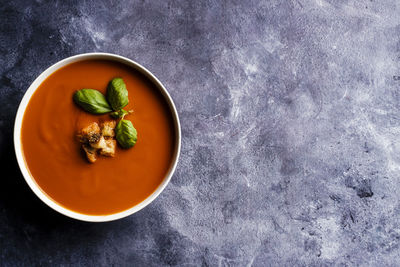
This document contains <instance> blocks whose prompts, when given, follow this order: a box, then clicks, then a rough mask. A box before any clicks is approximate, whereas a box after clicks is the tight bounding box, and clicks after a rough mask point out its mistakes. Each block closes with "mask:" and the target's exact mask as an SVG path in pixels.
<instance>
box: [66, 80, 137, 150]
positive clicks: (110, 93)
mask: <svg viewBox="0 0 400 267" xmlns="http://www.w3.org/2000/svg"><path fill="white" fill-rule="evenodd" d="M73 99H74V101H75V103H76V104H78V105H79V106H80V107H82V108H83V109H84V110H86V111H87V112H90V113H92V114H104V113H109V112H111V113H110V116H111V117H113V118H114V119H119V118H121V120H120V121H119V122H118V124H117V127H116V128H115V133H116V139H117V141H118V143H119V144H120V145H121V147H123V148H130V147H133V146H134V145H135V144H136V141H137V131H136V129H135V127H133V125H132V122H131V121H129V120H124V117H125V116H126V115H128V114H129V113H132V112H133V111H132V110H130V111H126V110H124V109H123V108H124V107H125V106H126V105H128V103H129V99H128V90H127V89H126V85H125V83H124V80H122V78H114V79H112V80H111V81H110V82H109V83H108V86H107V98H106V97H105V96H104V95H103V94H102V93H101V92H99V91H97V90H94V89H81V90H79V91H77V92H75V94H74V96H73Z"/></svg>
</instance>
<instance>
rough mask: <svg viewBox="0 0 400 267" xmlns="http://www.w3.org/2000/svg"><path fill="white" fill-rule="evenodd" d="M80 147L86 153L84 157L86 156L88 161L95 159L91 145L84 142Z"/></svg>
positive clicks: (92, 161) (94, 150)
mask: <svg viewBox="0 0 400 267" xmlns="http://www.w3.org/2000/svg"><path fill="white" fill-rule="evenodd" d="M82 148H83V150H84V151H85V153H86V157H87V159H88V161H89V162H90V163H94V162H95V161H96V160H97V157H96V149H94V148H93V147H91V146H88V145H85V144H83V145H82Z"/></svg>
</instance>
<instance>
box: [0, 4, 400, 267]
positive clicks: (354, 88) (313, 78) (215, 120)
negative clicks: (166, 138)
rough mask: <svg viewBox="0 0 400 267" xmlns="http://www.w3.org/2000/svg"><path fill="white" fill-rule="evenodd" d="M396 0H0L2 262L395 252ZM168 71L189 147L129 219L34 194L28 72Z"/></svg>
mask: <svg viewBox="0 0 400 267" xmlns="http://www.w3.org/2000/svg"><path fill="white" fill-rule="evenodd" d="M399 12H400V3H399V1H396V0H388V1H372V0H368V1H367V0H365V1H361V0H358V1H355V0H348V1H347V0H292V1H289V0H288V1H281V0H274V1H229V2H227V1H226V2H225V1H217V0H211V1H163V0H160V1H128V0H124V1H95V0H89V1H61V0H60V1H36V2H35V1H23V0H20V1H4V0H3V1H1V5H0V18H1V20H0V21H1V23H0V77H1V78H0V88H1V89H0V150H1V153H0V157H1V158H0V162H1V170H2V172H1V175H0V176H1V178H0V265H3V266H23V265H43V266H55V265H72V266H87V265H93V266H111V265H115V266H135V265H136V266H165V265H180V266H200V265H203V266H321V265H323V266H328V265H336V266H354V265H362V266H374V265H378V264H379V265H380V266H396V265H397V266H398V265H399V264H400V260H399V256H400V248H399V245H400V203H399V200H400V138H399V137H400V90H399V86H400V16H399V14H400V13H399ZM93 51H104V52H112V53H117V54H121V55H123V56H127V57H129V58H132V59H133V60H136V61H137V62H139V63H141V64H143V65H144V66H145V67H147V68H148V69H150V70H151V71H152V72H153V73H154V74H155V75H156V76H157V77H159V79H160V80H161V81H162V82H163V83H164V84H165V85H166V87H167V88H168V90H169V91H170V93H171V95H172V97H173V99H174V100H175V103H176V105H177V108H178V111H179V114H180V118H181V123H182V133H183V140H182V145H183V149H182V154H181V160H180V163H179V165H178V168H177V171H176V174H175V175H174V177H173V178H172V181H171V183H170V184H169V185H168V187H167V188H166V190H165V191H164V192H163V193H162V194H161V195H160V197H159V198H158V199H157V200H156V201H154V202H153V203H152V204H151V205H150V206H148V207H147V208H145V209H144V210H142V211H140V212H138V213H137V214H134V215H133V216H130V217H128V218H126V219H123V220H120V221H116V222H110V223H101V224H89V223H83V222H78V221H74V220H71V219H68V218H65V217H63V216H61V215H58V214H56V213H55V212H53V211H52V210H51V209H50V208H48V207H47V206H45V205H44V204H42V203H41V202H40V201H39V200H38V199H37V198H36V197H35V196H34V195H33V193H32V192H31V191H30V189H29V188H28V187H27V185H26V184H25V182H24V180H23V178H22V176H21V174H20V172H19V170H18V167H17V164H16V160H15V157H14V151H13V145H12V127H13V120H14V116H15V113H16V109H17V105H18V103H19V101H20V100H21V98H22V96H23V94H24V92H25V91H26V89H27V88H28V86H29V85H30V83H31V82H32V81H33V80H34V79H35V77H36V76H37V75H39V74H40V73H41V72H42V71H43V70H44V69H45V68H47V67H48V66H49V65H51V64H53V63H55V62H57V61H58V60H60V59H63V58H65V57H68V56H71V55H75V54H78V53H84V52H93Z"/></svg>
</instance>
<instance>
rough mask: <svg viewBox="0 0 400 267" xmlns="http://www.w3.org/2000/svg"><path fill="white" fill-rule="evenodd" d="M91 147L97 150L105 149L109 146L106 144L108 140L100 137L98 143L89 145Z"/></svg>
mask: <svg viewBox="0 0 400 267" xmlns="http://www.w3.org/2000/svg"><path fill="white" fill-rule="evenodd" d="M89 144H90V146H91V147H93V148H95V149H102V148H105V147H106V146H107V144H106V139H104V137H103V136H100V138H99V140H97V142H94V143H89Z"/></svg>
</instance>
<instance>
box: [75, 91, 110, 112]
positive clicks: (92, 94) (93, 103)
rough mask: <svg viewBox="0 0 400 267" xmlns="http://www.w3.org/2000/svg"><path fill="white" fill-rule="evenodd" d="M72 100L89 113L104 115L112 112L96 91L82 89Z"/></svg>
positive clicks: (102, 96)
mask: <svg viewBox="0 0 400 267" xmlns="http://www.w3.org/2000/svg"><path fill="white" fill-rule="evenodd" d="M73 98H74V101H75V103H76V104H78V105H79V106H80V107H81V108H83V109H84V110H86V111H88V112H90V113H93V114H104V113H108V112H111V111H112V109H111V107H110V105H109V104H108V102H107V100H106V98H105V97H104V95H103V94H102V93H100V92H99V91H97V90H94V89H82V90H79V91H77V92H76V93H75V94H74V97H73Z"/></svg>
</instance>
